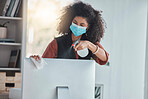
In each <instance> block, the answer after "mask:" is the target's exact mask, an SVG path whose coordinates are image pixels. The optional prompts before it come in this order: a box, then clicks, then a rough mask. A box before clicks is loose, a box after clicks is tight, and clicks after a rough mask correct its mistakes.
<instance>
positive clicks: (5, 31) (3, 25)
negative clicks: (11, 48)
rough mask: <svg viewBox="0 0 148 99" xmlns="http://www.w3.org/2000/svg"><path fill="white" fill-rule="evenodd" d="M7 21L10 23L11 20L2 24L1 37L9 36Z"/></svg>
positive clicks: (0, 28) (0, 25)
mask: <svg viewBox="0 0 148 99" xmlns="http://www.w3.org/2000/svg"><path fill="white" fill-rule="evenodd" d="M7 23H9V21H7V22H5V23H4V24H0V39H5V38H6V37H7V26H6V24H7Z"/></svg>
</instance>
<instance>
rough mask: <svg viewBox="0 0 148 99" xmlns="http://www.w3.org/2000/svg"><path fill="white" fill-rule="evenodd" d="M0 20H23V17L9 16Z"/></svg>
mask: <svg viewBox="0 0 148 99" xmlns="http://www.w3.org/2000/svg"><path fill="white" fill-rule="evenodd" d="M0 19H6V20H22V18H21V17H7V16H0Z"/></svg>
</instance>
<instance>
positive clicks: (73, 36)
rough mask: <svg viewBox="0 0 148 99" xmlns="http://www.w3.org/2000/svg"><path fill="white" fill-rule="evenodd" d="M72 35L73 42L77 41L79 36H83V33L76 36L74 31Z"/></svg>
mask: <svg viewBox="0 0 148 99" xmlns="http://www.w3.org/2000/svg"><path fill="white" fill-rule="evenodd" d="M71 37H72V42H74V41H76V40H77V39H78V38H81V37H82V35H80V36H75V35H74V34H73V33H72V35H71Z"/></svg>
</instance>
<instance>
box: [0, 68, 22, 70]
mask: <svg viewBox="0 0 148 99" xmlns="http://www.w3.org/2000/svg"><path fill="white" fill-rule="evenodd" d="M5 70H6V71H7V70H9V71H20V70H21V69H20V68H0V71H5Z"/></svg>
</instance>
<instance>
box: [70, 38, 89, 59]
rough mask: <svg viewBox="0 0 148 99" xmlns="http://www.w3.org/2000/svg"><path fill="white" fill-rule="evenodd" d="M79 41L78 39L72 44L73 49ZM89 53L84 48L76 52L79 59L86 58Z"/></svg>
mask: <svg viewBox="0 0 148 99" xmlns="http://www.w3.org/2000/svg"><path fill="white" fill-rule="evenodd" d="M79 41H80V38H78V39H77V40H76V41H75V42H74V43H73V44H72V46H73V47H75V46H76V45H77V44H78V43H79ZM88 53H89V51H88V48H85V49H83V50H79V51H77V54H78V55H79V56H80V57H86V56H87V55H88Z"/></svg>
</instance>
